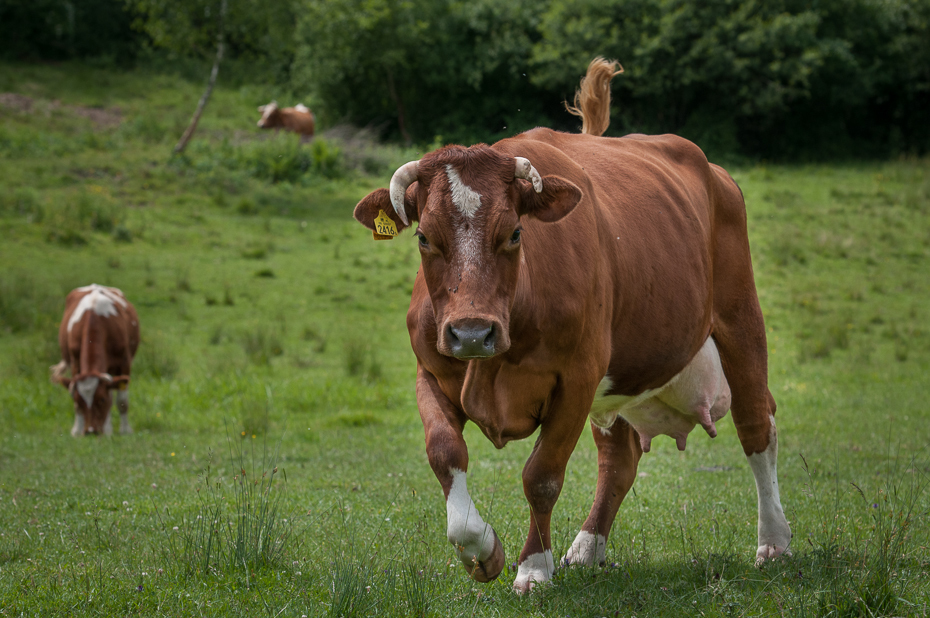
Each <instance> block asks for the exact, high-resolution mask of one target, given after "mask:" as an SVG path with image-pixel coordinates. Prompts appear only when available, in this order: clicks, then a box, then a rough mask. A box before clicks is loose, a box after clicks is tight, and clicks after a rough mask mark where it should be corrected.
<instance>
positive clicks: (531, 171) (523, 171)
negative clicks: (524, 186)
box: [513, 157, 543, 193]
mask: <svg viewBox="0 0 930 618" xmlns="http://www.w3.org/2000/svg"><path fill="white" fill-rule="evenodd" d="M514 160H515V161H516V166H515V169H514V171H513V176H514V178H522V179H524V180H529V181H530V182H532V183H533V189H535V190H536V193H541V192H542V189H543V187H542V178H541V177H540V176H539V172H537V171H536V168H535V167H533V164H532V163H530V160H529V159H525V158H523V157H514Z"/></svg>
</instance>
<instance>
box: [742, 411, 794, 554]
mask: <svg viewBox="0 0 930 618" xmlns="http://www.w3.org/2000/svg"><path fill="white" fill-rule="evenodd" d="M769 420H771V422H772V429H771V433H770V436H769V446H768V448H767V449H765V450H764V451H762V452H761V453H753V454H752V455H750V456H749V457H748V458H747V459H748V460H749V467H750V468H752V475H753V477H754V478H755V479H756V492H757V493H758V496H759V526H758V532H759V545H758V548H757V549H756V561H757V562H761V561H764V560H766V559H767V558H774V557H775V556H778V555H780V554H782V553H784V552H785V550H787V548H788V544H789V543H790V542H791V528H790V527H789V526H788V520H787V519H786V518H785V513H784V510H782V506H781V498H780V496H779V494H778V470H777V462H778V437H777V434H776V432H775V418H774V417H772V416H770V417H769Z"/></svg>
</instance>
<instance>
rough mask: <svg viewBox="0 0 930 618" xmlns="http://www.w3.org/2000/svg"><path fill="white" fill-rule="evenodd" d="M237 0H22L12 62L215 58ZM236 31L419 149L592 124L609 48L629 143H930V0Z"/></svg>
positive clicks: (642, 4)
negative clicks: (588, 74)
mask: <svg viewBox="0 0 930 618" xmlns="http://www.w3.org/2000/svg"><path fill="white" fill-rule="evenodd" d="M218 5H219V1H218V0H197V1H194V2H187V1H183V2H182V1H180V0H125V1H124V0H88V1H86V2H81V3H73V2H70V1H65V0H41V1H39V2H25V1H21V0H9V1H7V2H5V3H4V4H3V5H0V40H3V41H5V44H4V46H3V47H2V48H0V54H2V56H5V57H6V58H9V59H26V58H34V59H35V58H43V59H56V60H60V59H64V58H86V59H90V58H92V59H94V60H95V61H96V62H110V63H112V62H116V63H120V64H131V63H133V62H136V63H142V64H146V63H148V64H151V63H152V62H157V61H159V58H160V56H158V55H157V54H156V55H155V56H153V50H159V49H161V50H168V51H170V53H171V54H173V55H174V56H175V57H176V58H203V57H205V56H208V55H210V54H211V53H212V50H213V46H214V41H215V34H216V29H217V16H218V12H219V11H218ZM226 30H227V42H228V47H229V54H228V55H230V56H231V57H232V58H234V59H235V61H236V62H238V69H237V71H235V72H234V73H235V74H238V75H243V74H244V73H245V74H248V75H249V79H248V81H250V82H262V83H270V84H274V85H275V89H274V90H273V92H274V93H275V94H276V96H278V97H279V98H281V99H282V100H283V99H285V98H287V99H288V102H291V103H296V102H297V101H298V100H302V101H303V102H305V103H307V104H309V105H310V106H311V107H312V108H313V109H314V110H315V111H316V113H317V115H318V117H319V119H320V120H321V121H322V124H323V125H324V126H334V125H337V124H343V123H346V122H348V123H351V124H353V125H355V126H365V127H369V128H370V129H371V130H373V131H374V132H375V133H376V134H377V135H379V136H382V137H387V138H390V139H395V140H399V141H403V142H405V143H408V144H409V143H418V144H429V143H433V142H437V143H442V142H466V143H472V142H475V141H481V140H483V141H488V142H490V141H495V140H497V139H499V138H500V137H504V136H507V135H512V134H514V133H517V132H520V131H523V130H525V129H527V128H531V127H532V126H535V125H545V126H552V127H556V128H562V129H566V130H575V128H576V124H577V120H576V119H574V118H573V117H571V116H569V115H568V114H566V113H565V112H564V111H563V110H562V109H561V106H560V102H561V101H562V100H565V99H568V98H571V96H572V94H573V92H574V89H575V87H576V85H577V82H578V79H579V77H580V75H581V74H583V72H584V69H585V67H586V65H587V63H588V61H589V60H590V59H591V58H592V57H593V56H595V55H604V56H608V57H612V58H617V59H619V60H620V61H621V63H622V64H623V65H624V67H625V68H626V74H625V75H624V76H623V77H620V78H618V79H617V80H616V81H615V84H614V94H615V104H614V107H615V110H614V114H613V118H614V122H613V125H612V129H611V134H613V135H621V134H625V133H628V132H645V133H659V132H675V133H679V134H683V135H685V136H686V137H689V138H691V139H693V140H694V141H696V142H697V143H698V144H700V145H701V146H702V147H703V148H704V149H705V150H706V151H708V152H710V153H711V154H712V155H713V156H714V157H715V158H717V159H721V158H726V159H728V160H738V159H739V158H740V157H749V158H750V159H753V160H757V159H759V158H765V159H769V160H793V161H797V160H799V159H803V160H813V159H821V160H823V159H834V160H835V159H848V158H850V157H886V156H889V155H898V154H918V155H919V154H922V153H926V152H927V151H928V149H930V111H928V110H930V0H854V1H852V2H849V1H846V0H843V1H840V0H826V1H822V2H816V3H809V2H800V1H795V0H778V1H775V2H760V1H758V0H713V1H712V2H702V3H699V4H695V3H693V2H686V1H685V0H632V1H630V0H607V1H603V0H597V1H590V0H581V1H571V2H566V1H563V0H543V1H541V2H539V1H537V2H528V1H527V0H514V1H513V2H505V3H501V2H497V1H494V0H470V1H469V2H462V1H460V0H438V1H437V0H403V1H400V0H283V1H279V2H270V3H269V2H257V1H256V0H229V17H228V19H227V24H226ZM203 75H204V77H203V78H201V79H205V78H206V70H203ZM222 75H223V77H221V80H222V79H229V77H230V76H229V75H228V72H224V73H222ZM291 99H293V100H291Z"/></svg>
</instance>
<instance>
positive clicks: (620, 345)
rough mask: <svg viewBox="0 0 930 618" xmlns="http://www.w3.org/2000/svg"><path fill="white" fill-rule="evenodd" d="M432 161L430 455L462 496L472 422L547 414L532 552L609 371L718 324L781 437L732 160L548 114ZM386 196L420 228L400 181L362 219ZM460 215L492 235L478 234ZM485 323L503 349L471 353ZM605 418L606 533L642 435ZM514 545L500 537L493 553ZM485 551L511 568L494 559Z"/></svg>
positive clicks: (749, 416)
mask: <svg viewBox="0 0 930 618" xmlns="http://www.w3.org/2000/svg"><path fill="white" fill-rule="evenodd" d="M605 64H606V65H608V66H610V63H605V62H597V61H595V62H594V63H592V70H591V72H589V74H588V78H587V80H586V81H587V83H588V85H589V86H592V88H584V87H583V88H582V89H581V94H580V100H578V107H579V108H580V109H581V112H582V115H583V117H584V119H585V122H586V127H588V128H587V129H586V130H588V131H592V132H596V131H597V130H598V127H600V125H599V124H597V123H596V122H594V120H595V119H593V118H591V117H590V116H589V113H594V112H591V111H590V110H604V109H609V104H605V102H604V101H605V99H604V97H600V98H599V99H598V101H599V102H597V103H592V102H591V101H590V100H589V99H588V96H589V94H586V93H590V92H592V89H593V90H597V91H601V92H603V90H604V88H603V87H602V86H603V85H604V82H603V78H602V77H598V76H603V75H604V71H603V70H604V66H605ZM610 70H611V71H612V68H611V69H610ZM598 80H601V81H598ZM608 81H609V80H608ZM598 84H600V85H599V86H597V87H596V88H593V86H594V85H598ZM592 96H593V95H592ZM589 121H590V122H589ZM514 157H525V158H527V159H529V160H530V162H531V163H532V164H533V166H535V168H536V169H537V170H538V172H539V173H540V175H542V181H543V192H542V193H536V192H535V191H534V190H533V188H532V186H531V184H530V183H529V182H528V181H526V180H522V179H515V178H514V166H515V161H514ZM447 166H451V167H452V168H454V169H455V170H457V172H458V174H459V176H460V178H461V180H462V182H463V183H464V184H465V185H467V186H468V187H470V188H471V189H472V190H473V191H474V192H476V193H478V194H480V196H481V207H480V208H479V209H478V210H477V211H476V212H475V214H474V216H473V217H472V218H466V216H465V215H463V214H462V213H461V212H459V210H458V208H457V207H455V206H454V205H453V204H452V197H451V195H452V194H451V187H450V181H449V179H448V178H447V169H448V168H447ZM418 169H419V172H418V180H417V181H416V182H414V183H413V184H412V185H411V186H410V187H409V188H408V189H407V193H406V196H405V210H406V214H407V216H408V218H409V219H410V220H411V221H413V222H416V225H417V232H418V234H421V235H422V240H421V241H420V253H421V262H422V264H421V268H420V269H419V271H418V273H417V277H416V280H415V283H414V289H413V294H412V298H411V301H410V309H409V311H408V313H407V327H408V330H409V332H410V342H411V345H412V347H413V350H414V353H415V354H416V357H417V365H418V378H417V401H418V405H419V410H420V416H421V419H422V420H423V425H424V429H425V432H426V449H427V455H428V458H429V461H430V465H431V467H432V468H433V471H434V473H435V474H436V476H437V478H438V479H439V481H440V484H441V485H442V487H443V490H444V491H445V493H446V494H447V495H448V492H449V488H450V486H451V483H452V477H451V476H450V474H451V473H450V470H451V469H452V468H457V469H459V470H463V471H464V470H467V466H468V449H467V446H466V444H465V441H464V438H463V435H462V428H463V426H464V424H465V423H466V422H468V421H472V422H474V423H475V424H476V425H477V426H478V427H479V428H480V429H481V431H482V432H483V433H484V434H485V436H487V438H488V439H489V440H491V442H493V443H494V445H495V446H497V447H498V448H502V447H503V446H504V445H505V444H507V442H509V441H511V440H518V439H522V438H526V437H529V436H530V435H531V434H533V433H534V432H535V431H536V430H537V429H539V437H538V439H537V442H536V446H535V447H534V449H533V453H532V455H531V456H530V458H529V460H528V461H527V463H526V467H525V468H524V472H523V484H524V493H525V495H526V498H527V500H528V502H529V504H530V507H531V509H532V516H531V517H530V530H529V534H528V536H527V540H526V544H525V545H524V548H523V551H522V552H521V554H520V563H521V564H522V563H523V561H524V560H525V559H526V558H527V557H528V556H531V555H534V554H540V553H541V552H544V551H545V550H547V549H550V548H551V540H550V518H551V514H552V509H553V507H554V505H555V502H556V499H557V498H558V495H559V492H560V490H561V486H562V482H563V479H564V475H565V466H566V464H567V462H568V459H569V457H570V456H571V453H572V451H573V450H574V448H575V444H576V442H577V440H578V438H579V436H580V435H581V433H582V431H583V429H584V427H585V425H587V424H588V412H589V410H590V408H591V403H592V400H593V398H594V395H595V390H596V389H597V387H598V384H599V383H600V381H601V379H602V378H603V377H604V376H605V375H607V376H609V377H610V378H611V380H612V390H611V392H610V394H615V395H637V394H639V393H642V392H643V391H645V390H646V389H650V388H656V387H659V386H661V385H664V384H666V383H667V382H668V381H669V380H670V379H671V378H672V377H673V376H675V375H676V374H678V373H679V372H680V371H681V370H682V369H683V368H684V367H685V366H686V365H687V364H688V363H689V362H690V360H691V359H692V358H693V357H694V356H695V354H696V353H697V352H698V350H699V349H700V348H701V346H702V344H703V343H704V341H705V340H706V339H707V338H708V336H713V337H714V340H715V342H716V344H717V346H718V348H719V352H720V356H721V358H722V363H723V367H724V371H725V374H726V378H727V380H728V382H729V384H730V386H731V388H732V412H733V418H734V422H735V424H736V427H737V431H738V435H739V439H740V441H741V443H742V446H743V449H744V451H745V453H746V454H747V455H751V454H753V453H759V452H762V451H765V450H766V449H767V448H768V446H769V440H770V436H773V435H774V426H773V425H772V424H771V422H770V416H771V415H773V414H774V413H775V402H774V400H773V399H772V396H771V394H770V393H769V390H768V385H767V366H766V365H767V355H766V345H765V328H764V324H763V320H762V313H761V311H760V309H759V303H758V299H757V296H756V290H755V284H754V281H753V274H752V264H751V259H750V254H749V241H748V238H747V233H746V214H745V207H744V204H743V199H742V195H741V193H740V191H739V189H738V188H737V186H736V184H735V183H734V182H733V181H732V179H731V178H730V177H729V175H728V174H727V173H726V172H725V171H723V170H722V169H721V168H719V167H717V166H715V165H712V164H709V163H708V162H707V159H706V158H705V157H704V154H703V153H702V152H701V150H700V149H699V148H698V147H697V146H695V145H694V144H692V143H691V142H688V141H687V140H684V139H682V138H679V137H675V136H672V135H661V136H652V137H650V136H644V135H630V136H627V137H624V138H604V137H596V136H595V135H592V134H582V135H570V134H565V133H559V132H556V131H552V130H550V129H544V128H538V129H534V130H532V131H528V132H526V133H523V134H521V135H518V136H516V137H513V138H510V139H505V140H503V141H501V142H498V143H496V144H494V145H492V146H486V145H483V144H479V145H477V146H473V147H471V148H464V147H461V146H450V147H446V148H443V149H440V150H438V151H435V152H432V153H429V154H427V155H425V156H424V157H423V158H422V159H421V160H420V162H419V168H418ZM381 210H383V211H384V212H385V213H387V214H388V215H389V216H391V217H392V218H393V220H394V222H395V223H396V224H397V226H398V229H403V228H404V225H403V223H402V222H401V221H400V218H399V217H398V216H397V215H396V213H395V212H394V209H393V208H392V206H391V203H390V200H389V196H388V193H387V191H386V190H384V189H379V190H377V191H375V192H373V193H371V194H370V195H368V196H367V197H366V198H364V199H363V200H362V201H361V202H359V204H358V206H356V209H355V218H356V219H357V220H358V221H360V222H361V223H362V224H364V225H365V226H367V227H369V228H370V229H373V219H374V217H375V216H377V214H378V212H379V211H381ZM517 229H522V233H521V236H520V239H519V242H518V243H517V244H516V245H515V244H514V243H513V242H511V240H512V238H513V237H514V234H515V230H517ZM462 230H465V232H464V233H467V234H470V235H471V236H470V237H471V238H473V239H480V241H479V240H473V242H474V243H478V244H476V245H475V246H474V247H471V248H466V249H463V246H465V245H463V244H462V243H461V242H460V241H458V240H457V238H458V235H460V234H462V233H463V232H462ZM469 252H471V253H477V254H480V257H481V260H480V261H479V262H476V261H475V259H474V258H473V257H470V256H469ZM476 264H477V265H476ZM479 331H480V332H482V333H484V332H490V333H491V334H490V335H488V336H487V339H485V340H484V343H483V345H485V346H486V348H487V350H488V353H487V354H485V355H484V356H480V354H479V353H478V352H475V353H472V352H469V355H468V356H462V357H460V358H456V357H455V355H456V353H457V352H456V349H457V348H456V346H457V345H459V344H460V343H461V341H462V334H463V333H465V334H466V335H467V334H468V333H473V332H479ZM489 341H490V343H488V342H489ZM476 349H477V348H476ZM484 349H485V348H481V350H484ZM479 352H480V350H479ZM594 431H595V441H596V443H597V446H598V468H599V474H598V486H597V495H596V498H595V503H594V505H593V506H592V510H591V514H590V516H589V518H588V521H586V522H585V525H584V526H583V528H582V529H583V530H585V531H589V532H593V533H597V534H601V535H604V536H605V537H606V536H607V535H608V534H609V532H610V527H611V525H612V523H613V520H614V517H615V515H616V513H617V509H618V508H619V506H620V502H621V500H622V499H623V497H624V496H625V495H626V493H627V492H628V491H629V489H630V487H631V486H632V483H633V480H634V479H635V477H636V466H637V464H638V461H639V458H640V456H641V455H642V450H641V447H640V443H639V441H638V439H637V434H636V432H635V431H634V430H633V429H632V428H631V427H630V426H629V425H628V424H627V423H626V422H625V421H623V420H622V419H620V420H618V421H617V422H616V423H615V424H614V425H613V427H611V429H610V434H609V436H608V435H605V434H601V433H600V430H599V429H594ZM500 551H502V549H501V550H500ZM502 558H503V557H502V555H500V556H499V555H498V552H497V550H495V553H494V555H493V556H492V558H491V559H490V560H492V561H493V562H494V563H495V564H497V563H501V564H502V563H503V560H502ZM478 566H480V567H482V568H483V571H482V573H484V576H487V577H494V576H496V575H497V572H494V569H493V568H491V567H490V566H489V564H488V562H487V561H486V563H485V564H483V565H478ZM467 568H469V569H470V568H471V567H470V566H469V567H467Z"/></svg>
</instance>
